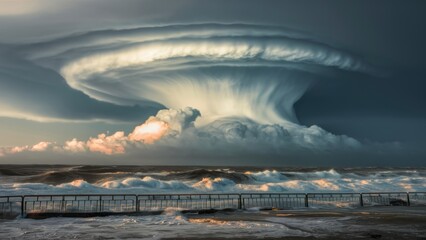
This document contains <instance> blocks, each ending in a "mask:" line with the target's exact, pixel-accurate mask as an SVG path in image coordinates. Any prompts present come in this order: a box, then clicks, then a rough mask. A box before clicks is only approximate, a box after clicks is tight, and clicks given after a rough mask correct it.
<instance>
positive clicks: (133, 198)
mask: <svg viewBox="0 0 426 240" xmlns="http://www.w3.org/2000/svg"><path fill="white" fill-rule="evenodd" d="M415 205H416V206H420V205H425V206H426V192H408V193H407V192H377V193H241V194H239V193H217V194H140V195H136V194H74V195H73V194H66V195H25V196H0V218H16V217H17V216H22V217H25V216H27V215H31V214H32V215H34V214H57V215H60V214H71V213H72V214H86V213H90V214H95V215H96V214H114V213H141V212H153V211H164V210H166V209H168V208H174V209H176V210H210V209H214V210H224V209H250V208H264V209H273V208H276V209H291V208H346V207H365V206H415Z"/></svg>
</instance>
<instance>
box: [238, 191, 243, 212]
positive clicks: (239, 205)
mask: <svg viewBox="0 0 426 240" xmlns="http://www.w3.org/2000/svg"><path fill="white" fill-rule="evenodd" d="M238 209H243V203H242V201H241V194H238Z"/></svg>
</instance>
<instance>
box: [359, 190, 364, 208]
mask: <svg viewBox="0 0 426 240" xmlns="http://www.w3.org/2000/svg"><path fill="white" fill-rule="evenodd" d="M359 205H360V206H361V207H364V199H362V193H360V194H359Z"/></svg>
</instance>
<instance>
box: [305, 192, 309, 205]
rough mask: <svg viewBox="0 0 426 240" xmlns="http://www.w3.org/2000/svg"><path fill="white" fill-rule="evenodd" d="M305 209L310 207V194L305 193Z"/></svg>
mask: <svg viewBox="0 0 426 240" xmlns="http://www.w3.org/2000/svg"><path fill="white" fill-rule="evenodd" d="M305 207H309V200H308V193H305Z"/></svg>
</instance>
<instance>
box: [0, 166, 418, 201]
mask: <svg viewBox="0 0 426 240" xmlns="http://www.w3.org/2000/svg"><path fill="white" fill-rule="evenodd" d="M374 191H403V192H409V191H426V168H342V169H325V168H279V167H275V168H259V167H183V166H175V167H173V166H158V167H156V166H52V165H0V195H24V194H42V193H45V194H62V193H132V194H138V193H195V192H237V193H240V192H374Z"/></svg>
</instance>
